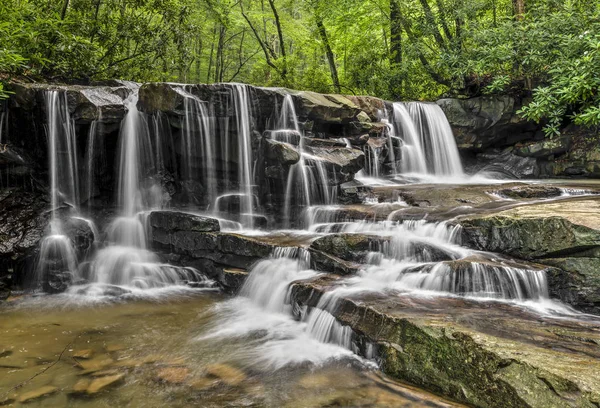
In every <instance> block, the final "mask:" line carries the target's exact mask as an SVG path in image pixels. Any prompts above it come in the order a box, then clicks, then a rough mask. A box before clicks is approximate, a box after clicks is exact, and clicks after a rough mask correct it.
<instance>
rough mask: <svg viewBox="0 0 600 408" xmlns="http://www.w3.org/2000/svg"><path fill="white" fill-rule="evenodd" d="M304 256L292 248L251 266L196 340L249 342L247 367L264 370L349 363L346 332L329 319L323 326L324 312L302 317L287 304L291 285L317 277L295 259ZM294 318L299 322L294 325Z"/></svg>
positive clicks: (295, 321)
mask: <svg viewBox="0 0 600 408" xmlns="http://www.w3.org/2000/svg"><path fill="white" fill-rule="evenodd" d="M304 252H305V251H304V250H302V249H300V248H296V247H290V248H281V249H279V250H276V252H275V254H273V256H272V257H270V258H268V259H265V260H262V261H260V262H258V263H257V264H256V265H254V267H253V268H252V270H251V271H250V274H249V276H248V279H247V280H246V282H245V283H244V286H243V287H242V289H241V291H240V294H239V296H237V297H236V298H234V299H232V300H230V301H229V302H227V303H225V304H224V305H223V306H222V307H221V308H220V313H221V317H220V319H219V323H218V325H216V326H215V327H214V329H213V330H212V331H211V332H210V333H209V334H208V335H207V336H203V337H202V338H201V339H202V340H206V339H221V338H229V337H242V336H252V339H253V342H252V343H253V347H254V350H252V351H250V352H249V356H248V357H249V358H250V359H251V360H252V364H255V365H258V366H264V367H265V368H268V369H279V368H282V367H284V366H286V365H290V364H306V363H313V364H322V363H323V362H325V361H328V360H331V359H340V358H349V359H355V358H356V356H355V355H354V354H353V353H352V351H351V350H350V348H348V347H345V346H346V345H347V344H346V343H347V341H346V340H345V339H349V335H350V333H351V332H349V329H348V328H344V329H341V330H338V329H337V327H338V326H340V327H341V325H340V324H339V323H337V321H335V319H334V318H333V316H331V315H329V319H328V320H327V321H326V322H324V321H323V319H324V318H326V317H327V312H320V311H319V310H314V311H310V313H308V314H307V312H308V311H306V310H294V307H293V305H292V304H291V303H290V286H291V284H292V283H293V282H295V281H298V280H305V279H311V278H314V277H316V276H317V273H316V272H315V271H312V270H310V269H306V268H305V265H303V264H304V262H305V261H303V260H302V259H298V257H299V258H304V257H305V255H303V254H304ZM288 256H292V257H293V258H290V257H288ZM313 312H314V313H313ZM317 315H321V316H322V317H321V318H317ZM298 316H299V317H300V319H301V321H298V320H297V319H296V317H298ZM310 316H312V318H311V317H310ZM340 333H342V334H340ZM336 336H337V337H336Z"/></svg>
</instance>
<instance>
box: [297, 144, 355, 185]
mask: <svg viewBox="0 0 600 408" xmlns="http://www.w3.org/2000/svg"><path fill="white" fill-rule="evenodd" d="M304 159H305V162H306V163H307V164H308V165H310V164H311V162H313V161H314V162H317V161H318V162H320V163H322V164H323V165H324V167H325V169H326V171H327V174H328V179H329V180H330V184H334V185H335V184H341V183H345V182H347V181H350V180H352V179H353V178H354V174H356V173H357V172H359V171H360V170H362V168H363V167H364V164H365V154H364V153H363V152H362V151H360V150H358V149H348V148H345V147H331V148H326V147H308V146H307V147H305V153H304Z"/></svg>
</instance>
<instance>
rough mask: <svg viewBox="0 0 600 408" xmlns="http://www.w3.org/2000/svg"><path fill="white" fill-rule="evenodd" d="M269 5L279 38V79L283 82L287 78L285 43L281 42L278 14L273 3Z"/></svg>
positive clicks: (272, 1) (272, 0)
mask: <svg viewBox="0 0 600 408" xmlns="http://www.w3.org/2000/svg"><path fill="white" fill-rule="evenodd" d="M269 5H270V6H271V10H272V11H273V17H275V26H276V27H277V36H278V37H279V52H280V53H281V58H282V59H283V67H282V68H281V78H282V79H283V80H284V81H285V79H286V78H285V77H286V76H287V56H286V53H285V43H284V42H283V30H282V29H281V21H280V20H279V13H278V12H277V8H276V7H275V1H274V0H269Z"/></svg>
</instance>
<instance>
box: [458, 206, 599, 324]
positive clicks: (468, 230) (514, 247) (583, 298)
mask: <svg viewBox="0 0 600 408" xmlns="http://www.w3.org/2000/svg"><path fill="white" fill-rule="evenodd" d="M599 210H600V207H599V202H598V200H597V199H595V198H585V199H569V200H561V201H560V202H551V203H542V204H532V205H525V206H521V207H517V208H514V209H510V210H505V211H501V212H499V213H497V214H493V215H486V216H480V217H470V218H464V219H461V220H460V221H459V224H460V225H461V226H462V228H463V239H464V242H466V243H467V244H468V245H472V246H474V247H476V248H479V249H483V250H486V251H492V252H500V253H504V254H508V255H511V256H514V257H518V258H521V259H529V260H533V261H536V262H539V263H545V264H548V265H551V266H554V267H556V269H555V270H553V271H551V272H550V273H549V277H548V278H549V287H550V292H551V293H552V294H553V295H554V296H556V297H558V298H560V299H562V300H563V301H565V302H567V303H569V304H572V305H573V306H575V307H577V308H579V309H582V310H585V311H591V312H593V313H598V312H599V311H600V304H599V303H598V294H599V292H598V286H597V284H598V279H599V277H600V274H599V272H598V271H599V269H598V267H597V262H598V259H600V258H598V256H599V255H600V218H599V217H598V214H599V213H598V211H599Z"/></svg>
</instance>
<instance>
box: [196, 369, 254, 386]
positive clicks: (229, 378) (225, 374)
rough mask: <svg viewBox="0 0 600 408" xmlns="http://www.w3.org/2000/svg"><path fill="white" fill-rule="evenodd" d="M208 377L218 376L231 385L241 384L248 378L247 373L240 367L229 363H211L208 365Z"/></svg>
mask: <svg viewBox="0 0 600 408" xmlns="http://www.w3.org/2000/svg"><path fill="white" fill-rule="evenodd" d="M206 374H207V376H208V377H214V378H218V379H219V380H220V381H222V382H223V383H225V384H227V385H229V386H236V385H240V384H241V383H242V382H244V381H245V380H246V374H244V372H243V371H242V370H240V369H237V368H235V367H232V366H230V365H228V364H211V365H209V366H207V367H206Z"/></svg>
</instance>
